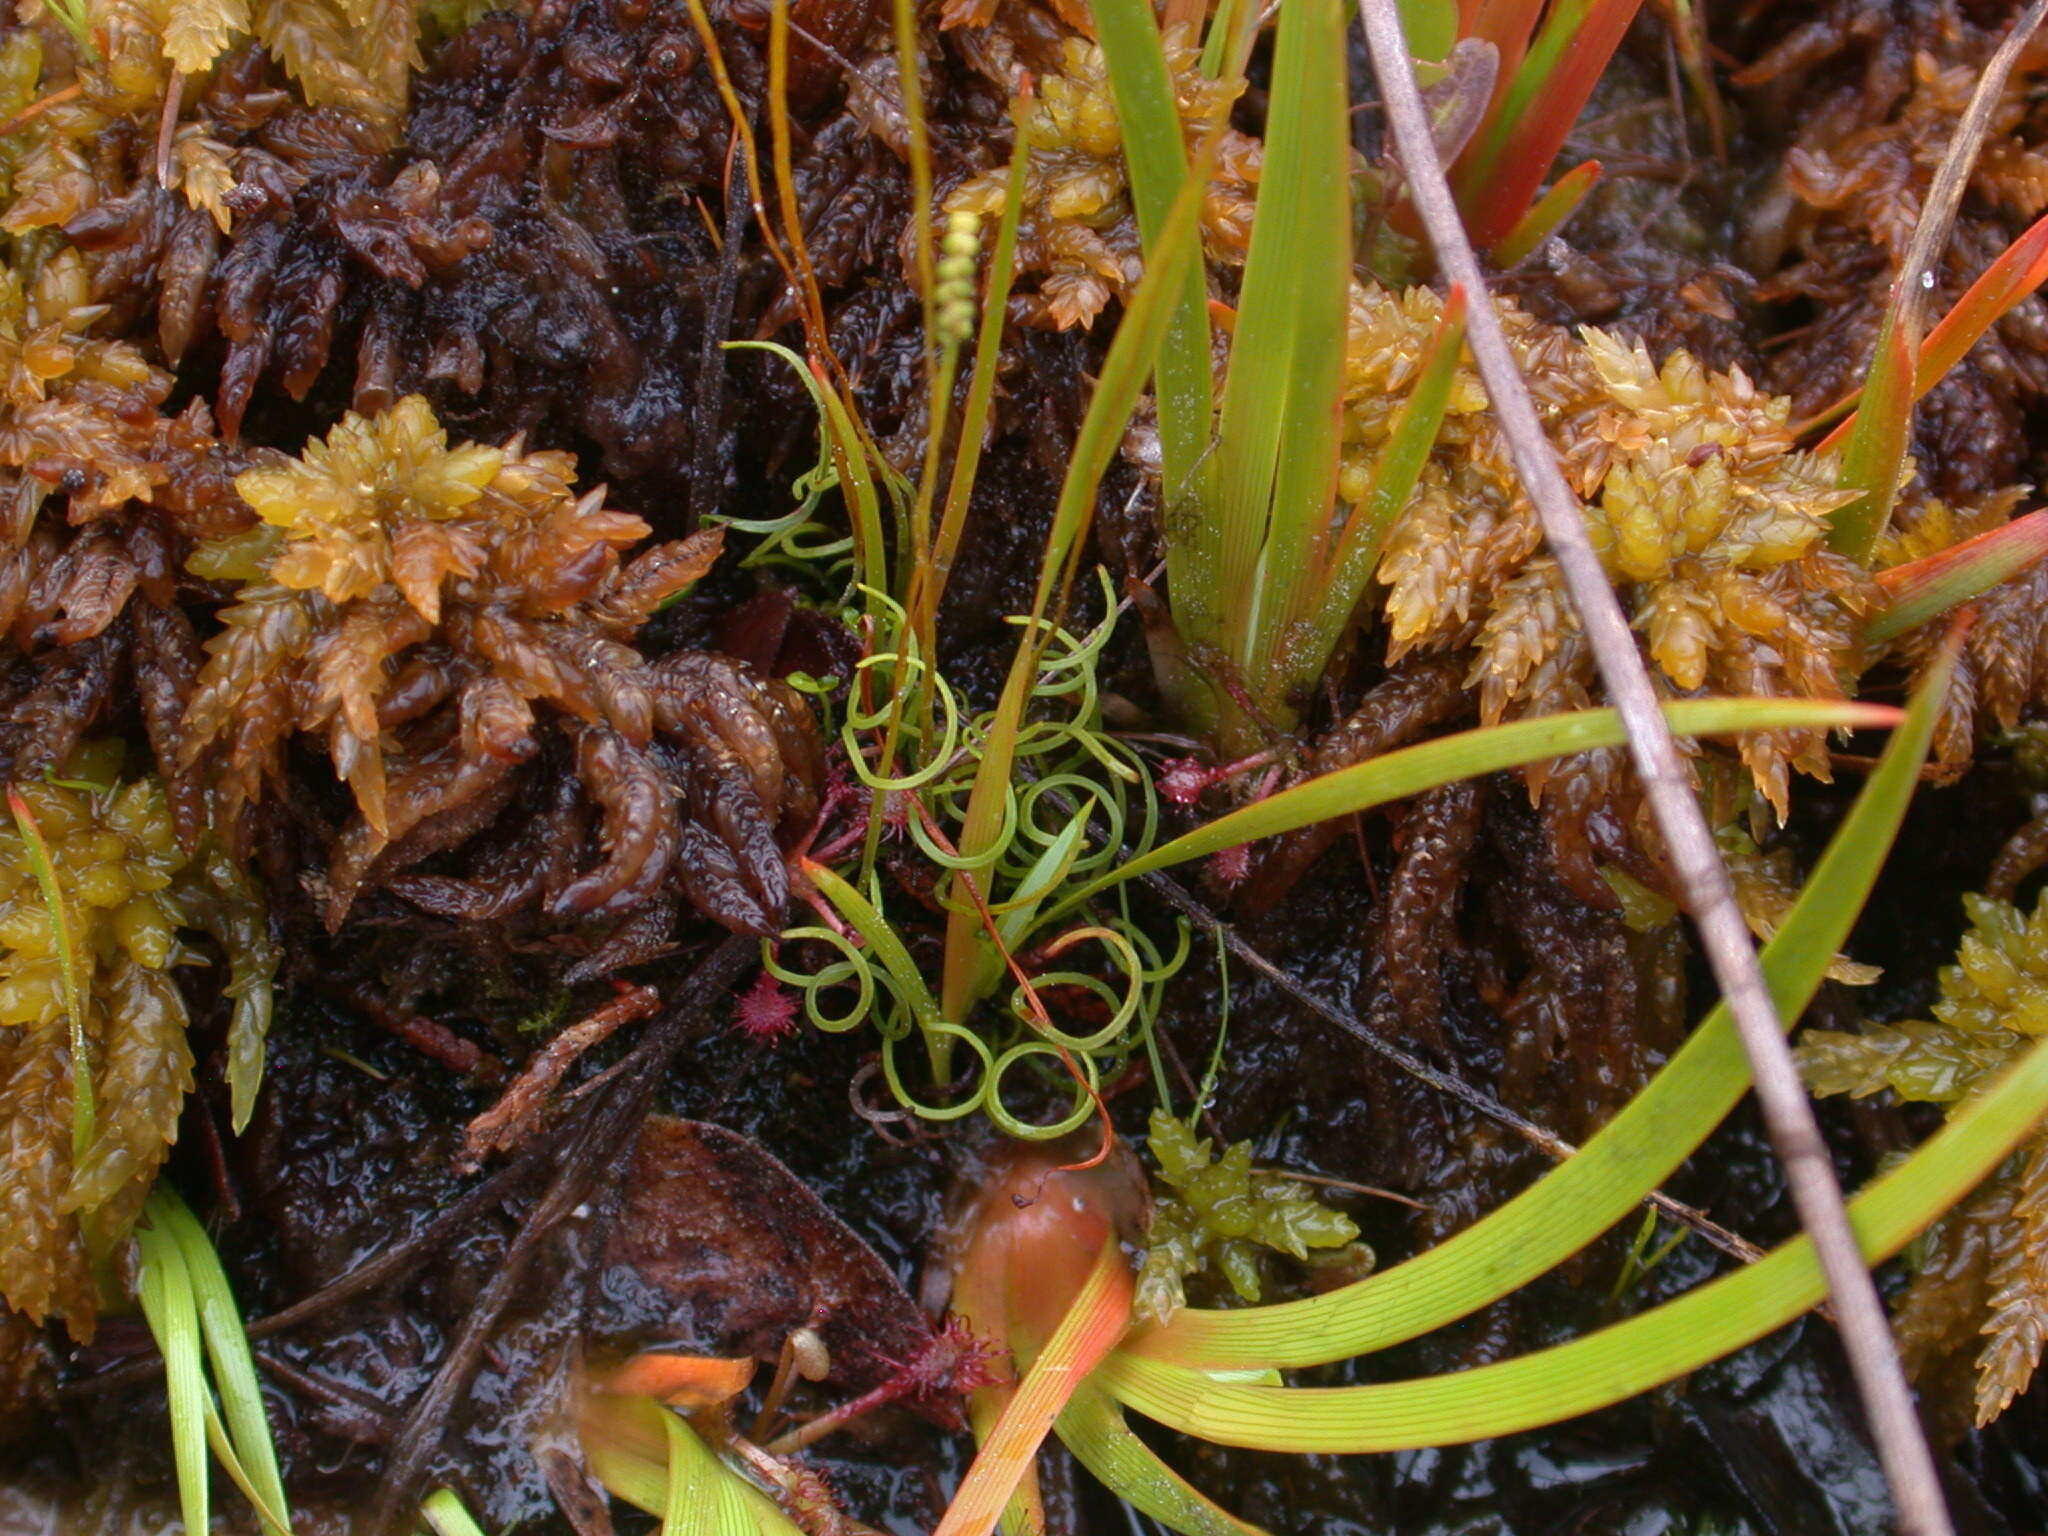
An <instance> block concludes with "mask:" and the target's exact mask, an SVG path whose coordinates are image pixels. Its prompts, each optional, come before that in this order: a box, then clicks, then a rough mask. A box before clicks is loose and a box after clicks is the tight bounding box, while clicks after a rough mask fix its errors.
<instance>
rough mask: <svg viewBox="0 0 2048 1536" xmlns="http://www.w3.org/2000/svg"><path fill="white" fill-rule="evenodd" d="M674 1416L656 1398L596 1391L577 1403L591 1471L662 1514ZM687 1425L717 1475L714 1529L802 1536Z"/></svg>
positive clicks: (619, 1494)
mask: <svg viewBox="0 0 2048 1536" xmlns="http://www.w3.org/2000/svg"><path fill="white" fill-rule="evenodd" d="M674 1418H675V1415H674V1414H673V1413H671V1412H669V1410H668V1409H666V1408H664V1407H662V1406H661V1404H659V1403H657V1402H656V1401H655V1400H654V1399H653V1398H651V1397H639V1396H613V1395H612V1394H610V1393H593V1394H591V1395H590V1396H588V1397H586V1398H585V1399H584V1400H583V1402H582V1403H581V1404H579V1405H578V1407H577V1429H578V1434H579V1436H580V1438H581V1440H582V1443H583V1454H584V1456H585V1457H586V1459H587V1460H588V1461H589V1463H590V1470H591V1471H592V1472H593V1473H595V1474H596V1476H597V1480H598V1481H599V1482H600V1483H602V1484H604V1486H605V1487H606V1488H607V1489H609V1490H610V1492H611V1493H612V1496H613V1497H615V1498H620V1499H624V1500H625V1501H626V1502H627V1503H628V1504H631V1505H632V1506H633V1507H634V1508H635V1509H641V1510H645V1511H646V1512H647V1513H648V1514H650V1515H655V1516H660V1515H663V1514H665V1513H666V1511H667V1508H668V1491H669V1474H668V1458H669V1433H670V1431H669V1428H668V1425H667V1421H668V1420H670V1419H674ZM679 1422H680V1421H679ZM682 1428H683V1430H684V1432H685V1433H686V1434H688V1435H690V1437H691V1439H692V1440H696V1441H697V1444H698V1448H699V1449H700V1450H702V1451H703V1454H704V1455H705V1456H706V1457H707V1458H709V1459H710V1461H711V1464H712V1467H713V1468H714V1470H715V1471H716V1473H717V1477H716V1480H715V1482H714V1483H713V1487H714V1488H715V1490H716V1494H717V1510H718V1514H717V1520H718V1523H717V1524H716V1525H715V1526H713V1527H712V1530H713V1531H715V1532H716V1533H717V1536H802V1533H801V1532H800V1531H799V1530H798V1529H797V1527H796V1526H795V1524H793V1523H792V1522H791V1521H790V1519H789V1517H788V1516H787V1515H785V1514H783V1512H782V1511H781V1510H780V1509H778V1508H776V1507H775V1503H774V1501H773V1500H771V1499H770V1498H769V1497H768V1496H767V1495H766V1494H765V1493H763V1492H761V1490H760V1489H758V1488H756V1487H755V1486H754V1485H753V1484H752V1483H750V1482H748V1481H747V1480H746V1479H745V1478H743V1477H741V1476H740V1475H739V1474H738V1473H737V1472H735V1471H733V1470H732V1468H730V1467H728V1466H726V1465H725V1464H724V1463H723V1462H722V1461H719V1460H718V1459H717V1458H716V1457H715V1456H713V1455H712V1453H711V1451H710V1450H709V1449H708V1448H706V1447H704V1446H703V1444H702V1441H701V1440H698V1439H697V1435H696V1432H695V1431H694V1430H691V1429H690V1427H689V1426H688V1425H687V1424H685V1425H682Z"/></svg>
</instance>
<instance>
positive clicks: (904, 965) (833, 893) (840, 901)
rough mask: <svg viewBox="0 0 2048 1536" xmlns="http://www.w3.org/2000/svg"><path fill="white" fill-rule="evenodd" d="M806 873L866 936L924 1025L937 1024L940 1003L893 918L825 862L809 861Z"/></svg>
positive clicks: (837, 908)
mask: <svg viewBox="0 0 2048 1536" xmlns="http://www.w3.org/2000/svg"><path fill="white" fill-rule="evenodd" d="M804 873H805V874H806V875H807V876H809V877H810V881H811V884H813V885H815V886H816V887H817V888H818V894H819V895H820V896H823V897H824V898H825V899H826V900H827V901H829V902H831V903H832V907H833V910H834V911H836V912H837V913H838V914H839V915H840V916H841V917H843V918H845V919H846V921H847V923H848V924H849V925H850V926H851V927H852V928H853V930H854V932H856V933H858V934H859V935H860V936H861V937H862V938H863V939H865V940H867V944H868V948H870V949H872V950H873V951H874V952H875V958H876V959H877V960H880V961H881V962H882V968H883V969H884V970H886V971H887V972H888V973H889V978H890V980H892V981H894V982H895V983H896V985H897V986H899V987H901V988H902V989H903V1000H904V1001H905V1002H906V1003H908V1004H909V1005H910V1011H911V1012H912V1013H913V1014H914V1015H916V1017H917V1021H918V1023H919V1024H920V1025H926V1024H935V1023H937V1022H938V1021H939V1019H940V1018H941V1017H942V1015H941V1014H940V1012H939V1005H938V1002H937V1000H936V999H934V998H933V997H932V995H931V992H930V991H929V990H928V989H927V988H926V986H925V984H924V976H923V974H922V973H921V972H920V971H919V970H918V968H917V962H916V961H915V960H913V959H912V958H911V955H910V951H909V950H908V949H906V948H905V947H904V944H903V940H902V939H901V938H899V937H898V936H897V933H896V930H895V929H894V928H892V927H890V926H889V920H888V919H887V918H885V917H883V916H882V914H881V913H880V912H879V911H877V910H876V908H875V904H874V903H873V902H871V901H869V900H868V899H867V897H865V896H863V895H862V894H861V893H860V892H859V891H857V890H855V889H854V888H853V886H852V885H851V884H850V883H849V882H848V881H847V880H845V879H844V878H842V877H841V876H840V875H838V874H836V873H835V872H834V871H832V870H831V869H829V868H827V867H826V866H825V865H823V864H812V863H808V862H807V863H806V864H805V865H804Z"/></svg>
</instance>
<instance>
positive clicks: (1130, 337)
mask: <svg viewBox="0 0 2048 1536" xmlns="http://www.w3.org/2000/svg"><path fill="white" fill-rule="evenodd" d="M1215 151H1216V141H1215V138H1214V137H1213V136H1212V137H1211V138H1209V139H1208V140H1206V141H1205V142H1204V144H1203V147H1202V152H1201V153H1200V154H1198V155H1197V156H1196V157H1195V168H1194V171H1193V173H1192V174H1191V175H1190V176H1189V177H1188V179H1187V181H1186V183H1185V184H1184V185H1183V186H1182V187H1181V190H1180V195H1179V197H1177V198H1176V199H1175V200H1174V205H1173V214H1172V216H1171V217H1170V218H1169V219H1168V220H1167V227H1166V231H1165V233H1164V235H1162V236H1161V238H1160V240H1159V243H1158V245H1157V247H1156V248H1155V249H1154V251H1153V253H1152V261H1151V264H1150V266H1149V267H1148V268H1147V269H1146V272H1145V275H1144V277H1143V278H1142V279H1140V281H1139V283H1138V287H1137V291H1136V292H1135V293H1134V294H1132V296H1131V302H1130V304H1129V306H1128V307H1127V308H1126V309H1125V310H1124V318H1123V323H1122V324H1120V325H1119V326H1118V327H1117V330H1116V337H1115V339H1114V340H1112V341H1111V342H1110V344H1109V353H1108V356H1106V357H1105V358H1104V359H1103V364H1102V372H1101V373H1100V374H1099V375H1098V376H1097V378H1096V382H1095V394H1094V396H1093V397H1092V398H1091V399H1090V400H1089V402H1088V411H1087V414H1086V415H1085V416H1083V417H1082V419H1081V430H1080V432H1079V433H1077V434H1076V436H1075V439H1074V449H1073V454H1072V457H1070V458H1069V459H1068V461H1067V474H1066V478H1065V480H1064V481H1063V482H1062V483H1061V485H1060V495H1059V501H1058V503H1057V504H1056V505H1055V506H1054V509H1053V520H1052V527H1051V529H1050V530H1049V531H1048V532H1047V534H1046V539H1045V548H1044V551H1043V554H1042V555H1041V558H1040V565H1039V572H1038V587H1037V590H1036V592H1035V593H1034V594H1033V596H1032V602H1031V618H1030V622H1028V623H1027V624H1026V625H1025V626H1024V635H1023V638H1022V639H1021V640H1019V641H1018V642H1017V649H1016V652H1015V653H1014V654H1013V655H1012V657H1011V659H1010V671H1009V675H1008V677H1007V678H1006V679H1005V680H1004V683H1003V692H1002V696H1001V697H1000V698H999V699H998V700H997V701H996V708H995V712H994V715H993V717H992V719H991V721H990V724H989V728H988V734H987V735H986V737H985V738H984V740H983V743H982V754H981V763H980V766H979V768H978V769H977V771H976V773H975V777H974V788H973V790H972V791H970V792H969V794H968V797H967V812H966V815H965V816H964V817H963V818H962V821H961V827H960V835H959V839H958V846H959V851H960V855H961V857H963V858H965V859H969V860H976V859H979V858H981V857H982V856H983V855H984V854H986V853H987V851H988V849H989V847H990V845H991V842H992V841H993V839H994V838H995V837H996V835H997V833H998V831H999V830H1000V828H1001V826H1002V822H1003V808H1004V802H1005V799H1006V797H1007V795H1008V793H1009V788H1010V778H1011V770H1012V768H1013V767H1014V766H1015V761H1016V745H1017V732H1018V731H1019V729H1020V728H1021V727H1022V725H1023V720H1024V706H1025V704H1026V703H1027V702H1028V701H1029V699H1030V697H1031V693H1032V690H1033V688H1034V687H1035V686H1036V685H1037V681H1038V664H1039V660H1040V658H1041V656H1042V655H1043V652H1044V645H1045V639H1046V634H1047V626H1046V625H1045V623H1044V622H1043V621H1044V619H1045V618H1046V616H1047V614H1048V613H1049V612H1050V611H1051V610H1052V608H1053V602H1054V595H1055V593H1059V594H1064V593H1065V591H1066V590H1067V588H1068V587H1069V585H1070V584H1071V582H1072V580H1073V572H1074V566H1075V564H1076V563H1077V561H1078V560H1079V558H1080V550H1081V546H1082V544H1083V542H1084V541H1085V539H1086V536H1087V531H1088V525H1089V522H1090V521H1091V520H1092V519H1093V517H1094V515H1095V494H1096V491H1097V490H1098V488H1099V487H1100V486H1101V484H1102V476H1103V473H1104V472H1105V471H1106V470H1107V469H1108V468H1109V464H1110V460H1111V459H1112V458H1114V457H1115V455H1116V452H1117V449H1118V446H1119V445H1120V444H1121V443H1122V441H1123V434H1124V428H1125V426H1126V425H1127V424H1128V423H1129V421H1130V418H1131V411H1132V409H1133V408H1134V407H1135V406H1136V405H1137V403H1138V396H1139V394H1140V393H1141V392H1142V391H1143V390H1144V387H1145V380H1146V379H1147V378H1148V377H1149V376H1150V375H1151V372H1152V365H1153V362H1154V360H1155V359H1156V358H1157V357H1158V354H1159V345H1160V342H1161V340H1162V339H1163V337H1164V336H1165V332H1166V324H1167V322H1168V320H1169V319H1171V317H1172V314H1173V305H1174V303H1175V301H1176V297H1177V295H1178V293H1179V285H1180V282H1181V279H1182V277H1183V276H1184V275H1185V273H1186V271H1187V268H1188V266H1189V264H1191V263H1192V262H1193V261H1194V260H1195V258H1196V254H1197V252H1198V251H1199V250H1200V249H1201V242H1200V229H1201V225H1200V222H1199V220H1200V216H1201V210H1202V193H1203V191H1204V189H1205V188H1206V187H1207V185H1208V179H1209V171H1210V169H1211V167H1212V166H1213V165H1214V163H1215ZM965 878H966V877H965V876H955V877H954V886H953V890H952V893H951V895H950V897H949V905H950V906H951V908H952V910H951V913H950V915H949V916H948V918H947V920H946V942H945V954H944V960H943V963H942V970H941V980H940V986H939V1003H940V1007H941V1010H942V1011H943V1012H944V1014H945V1016H946V1017H947V1018H952V1019H960V1018H965V1017H966V1015H967V1011H968V1009H969V1008H970V1007H972V1005H973V1003H974V1001H975V988H976V986H977V985H978V984H980V983H981V981H982V980H983V979H984V978H985V977H986V976H987V975H988V974H989V971H988V969H987V967H986V965H985V964H984V953H985V951H984V942H983V938H982V929H981V918H980V914H979V913H978V912H977V911H976V910H975V908H974V903H973V900H972V898H971V897H970V896H969V895H968V893H967V891H966V889H965V887H964V886H963V885H961V884H960V883H959V882H960V881H961V880H963V879H965ZM939 1064H940V1065H943V1061H941V1062H940V1063H939ZM943 1076H944V1074H943V1073H942V1074H941V1079H942V1080H943Z"/></svg>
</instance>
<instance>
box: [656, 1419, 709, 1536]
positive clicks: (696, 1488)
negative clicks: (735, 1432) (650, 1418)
mask: <svg viewBox="0 0 2048 1536" xmlns="http://www.w3.org/2000/svg"><path fill="white" fill-rule="evenodd" d="M661 1427H662V1429H663V1430H664V1431H665V1432H666V1434H667V1436H668V1488H667V1490H666V1497H664V1498H663V1499H662V1502H661V1536H718V1528H719V1519H718V1517H719V1515H720V1514H721V1513H723V1511H724V1504H723V1501H722V1500H721V1499H720V1498H719V1496H718V1486H717V1485H718V1482H719V1481H720V1480H721V1479H722V1478H723V1476H724V1469H722V1468H721V1467H720V1466H719V1465H718V1461H717V1458H715V1457H714V1456H713V1455H712V1454H711V1452H710V1451H708V1450H706V1449H705V1448H704V1442H703V1441H701V1440H699V1439H698V1438H697V1437H696V1436H695V1435H693V1434H691V1433H690V1427H689V1426H688V1425H687V1424H685V1423H684V1422H683V1421H682V1420H681V1419H679V1418H678V1417H676V1415H674V1414H673V1413H665V1414H663V1415H662V1416H661Z"/></svg>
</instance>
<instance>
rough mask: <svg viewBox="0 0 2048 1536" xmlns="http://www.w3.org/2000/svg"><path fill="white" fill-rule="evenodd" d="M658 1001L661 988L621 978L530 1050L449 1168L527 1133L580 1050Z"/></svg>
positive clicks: (476, 1160) (469, 1169)
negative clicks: (614, 990) (610, 993)
mask: <svg viewBox="0 0 2048 1536" xmlns="http://www.w3.org/2000/svg"><path fill="white" fill-rule="evenodd" d="M660 1006H661V994H660V993H659V992H657V991H655V990H654V988H652V987H636V986H627V985H625V984H623V983H621V984H619V989H618V996H616V997H614V998H613V999H612V1000H611V1001H610V1002H608V1003H606V1004H604V1006H602V1007H601V1008H598V1009H596V1010H594V1011H593V1012H592V1013H591V1014H590V1015H589V1016H588V1017H586V1018H583V1019H581V1020H579V1021H577V1022H576V1023H574V1024H571V1025H570V1026H569V1027H568V1028H567V1029H564V1030H562V1031H561V1032H560V1033H559V1034H557V1035H555V1037H554V1038H553V1039H551V1040H549V1041H548V1043H547V1044H546V1045H544V1046H542V1047H541V1048H540V1049H539V1050H538V1051H536V1052H534V1055H533V1060H531V1061H529V1062H528V1063H527V1064H526V1066H525V1068H524V1069H523V1070H522V1071H521V1072H520V1074H519V1076H517V1077H516V1078H514V1079H513V1080H512V1086H511V1087H509V1088H507V1089H506V1090H505V1091H504V1092H503V1093H502V1094H500V1095H499V1096H498V1102H497V1103H495V1104H493V1105H492V1106H491V1107H490V1108H489V1109H487V1110H485V1111H484V1112H483V1113H482V1114H480V1115H478V1116H477V1117H476V1118H475V1119H474V1120H472V1121H470V1122H469V1127H468V1129H467V1130H465V1131H464V1132H463V1134H462V1150H461V1151H460V1152H458V1153H457V1154H456V1156H455V1171H456V1172H457V1173H474V1172H476V1170H477V1169H479V1168H481V1167H482V1166H483V1162H484V1159H485V1158H486V1157H489V1156H490V1155H491V1154H492V1153H504V1152H510V1151H512V1150H513V1149H515V1148H517V1147H518V1146H519V1145H520V1144H521V1143H522V1142H524V1141H526V1140H527V1139H528V1138H529V1137H531V1136H532V1135H533V1133H534V1131H535V1130H536V1129H538V1127H539V1125H540V1121H541V1117H542V1116H543V1114H545V1112H546V1111H547V1109H548V1107H549V1100H548V1095H549V1094H551V1093H553V1092H554V1090H555V1085H556V1084H557V1083H559V1082H561V1080H562V1078H563V1077H564V1076H565V1075H566V1074H567V1073H568V1071H569V1069H570V1068H571V1067H573V1066H574V1065H576V1063H577V1062H578V1061H579V1060H581V1059H582V1056H583V1053H584V1052H585V1051H587V1050H589V1049H590V1048H591V1047H592V1046H594V1045H596V1044H597V1043H598V1042H599V1041H602V1040H605V1039H608V1038H609V1037H610V1036H611V1035H612V1034H613V1033H614V1032H615V1031H617V1030H618V1029H619V1028H620V1027H621V1026H622V1025H626V1024H630V1023H632V1022H633V1020H635V1019H644V1018H646V1017H647V1016H648V1015H649V1014H650V1013H653V1012H654V1011H655V1010H656V1009H657V1008H659V1007H660Z"/></svg>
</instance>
